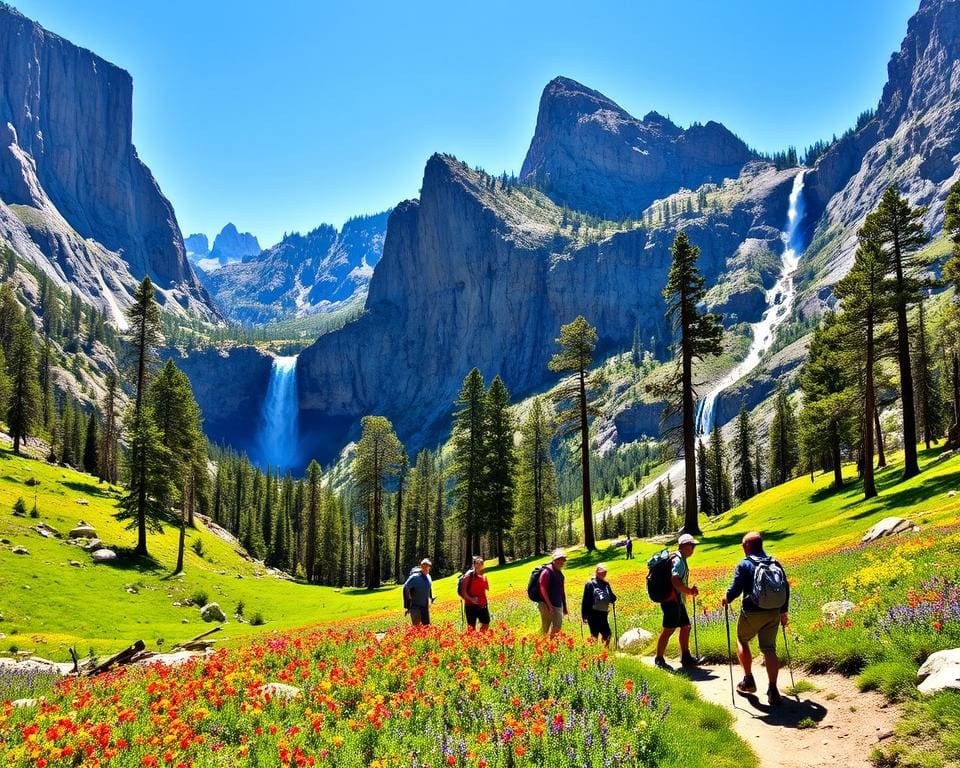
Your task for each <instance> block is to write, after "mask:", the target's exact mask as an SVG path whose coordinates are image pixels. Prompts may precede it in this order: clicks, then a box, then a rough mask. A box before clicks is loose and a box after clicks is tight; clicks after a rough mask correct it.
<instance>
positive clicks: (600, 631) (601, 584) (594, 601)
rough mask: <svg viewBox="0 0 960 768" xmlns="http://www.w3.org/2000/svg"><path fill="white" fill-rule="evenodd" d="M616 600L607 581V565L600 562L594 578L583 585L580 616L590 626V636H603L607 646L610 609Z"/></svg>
mask: <svg viewBox="0 0 960 768" xmlns="http://www.w3.org/2000/svg"><path fill="white" fill-rule="evenodd" d="M615 602H617V596H616V595H615V594H614V592H613V587H611V586H610V582H609V581H607V566H605V565H604V564H603V563H599V564H598V565H597V569H596V571H595V572H594V574H593V578H592V579H590V580H589V581H588V582H587V583H586V584H584V585H583V602H582V603H581V604H580V617H581V619H582V620H583V621H584V622H586V624H587V626H589V627H590V636H591V637H595V638H602V639H603V644H604V645H606V646H607V647H609V646H610V634H611V633H610V611H611V610H613V604H614V603H615Z"/></svg>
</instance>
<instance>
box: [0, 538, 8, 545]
mask: <svg viewBox="0 0 960 768" xmlns="http://www.w3.org/2000/svg"><path fill="white" fill-rule="evenodd" d="M9 543H10V539H8V538H7V537H6V536H4V537H3V538H0V544H9Z"/></svg>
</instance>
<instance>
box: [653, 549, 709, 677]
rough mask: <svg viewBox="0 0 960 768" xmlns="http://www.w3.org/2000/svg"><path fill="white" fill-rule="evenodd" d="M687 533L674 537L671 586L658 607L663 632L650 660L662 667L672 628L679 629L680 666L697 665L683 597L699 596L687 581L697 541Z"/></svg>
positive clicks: (690, 666) (697, 590)
mask: <svg viewBox="0 0 960 768" xmlns="http://www.w3.org/2000/svg"><path fill="white" fill-rule="evenodd" d="M699 543H700V542H698V541H697V540H696V539H695V538H693V536H691V535H690V534H689V533H684V534H681V535H680V538H679V539H677V551H676V552H674V553H673V554H672V555H671V556H670V557H671V560H672V562H673V567H672V569H671V573H670V582H671V584H672V585H673V591H672V592H671V593H670V595H669V597H667V599H666V600H664V601H663V602H661V603H660V609H661V610H662V611H663V631H662V632H660V637H659V638H658V639H657V655H656V656H655V657H654V659H653V663H654V664H656V665H657V666H658V667H661V668H669V667H667V662H666V661H664V658H663V654H664V652H665V651H666V650H667V643H668V642H669V641H670V636H671V635H673V633H674V630H677V629H679V630H680V635H679V637H680V666H682V667H684V668H685V669H691V668H693V667H696V666H698V665H699V664H700V659H697V658H694V656H693V655H692V654H691V653H690V616H689V614H688V613H687V605H686V601H685V600H684V598H685V597H686V596H687V595H694V596H696V595H699V594H700V590H699V589H698V588H697V587H695V586H694V587H691V586H689V585H688V582H689V580H690V567H689V566H688V565H687V560H688V559H689V558H690V557H691V556H692V555H693V551H694V549H695V548H696V546H697V544H699Z"/></svg>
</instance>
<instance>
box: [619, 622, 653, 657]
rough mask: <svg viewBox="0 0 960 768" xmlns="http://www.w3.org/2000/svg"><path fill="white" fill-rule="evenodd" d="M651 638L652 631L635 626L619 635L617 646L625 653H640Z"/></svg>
mask: <svg viewBox="0 0 960 768" xmlns="http://www.w3.org/2000/svg"><path fill="white" fill-rule="evenodd" d="M652 638H653V633H652V632H648V631H647V630H645V629H641V628H640V627H635V628H634V629H628V630H627V631H626V632H624V633H623V634H622V635H620V638H619V639H618V640H617V648H619V649H620V650H621V651H624V652H626V653H642V652H643V650H644V649H645V648H646V646H647V643H649V642H650V640H651V639H652Z"/></svg>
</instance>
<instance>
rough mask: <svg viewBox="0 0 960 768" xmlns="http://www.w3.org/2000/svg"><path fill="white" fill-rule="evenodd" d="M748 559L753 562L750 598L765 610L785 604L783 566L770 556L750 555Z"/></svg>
mask: <svg viewBox="0 0 960 768" xmlns="http://www.w3.org/2000/svg"><path fill="white" fill-rule="evenodd" d="M750 561H751V562H752V563H753V564H754V569H753V589H752V590H751V591H750V599H751V600H753V602H754V603H756V604H757V608H760V609H762V610H765V611H772V610H774V609H777V608H783V606H785V605H786V604H787V574H786V573H785V572H784V570H783V566H782V565H780V563H778V562H777V561H776V560H774V559H773V558H772V557H758V556H756V555H750Z"/></svg>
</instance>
